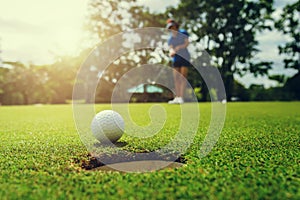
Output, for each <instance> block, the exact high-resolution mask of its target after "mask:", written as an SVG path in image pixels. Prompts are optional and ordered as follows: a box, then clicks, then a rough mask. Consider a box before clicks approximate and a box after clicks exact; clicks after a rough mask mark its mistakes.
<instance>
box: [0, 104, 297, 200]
mask: <svg viewBox="0 0 300 200" xmlns="http://www.w3.org/2000/svg"><path fill="white" fill-rule="evenodd" d="M150 106H151V104H132V105H131V109H132V113H131V114H132V115H133V119H134V120H136V121H137V123H138V124H139V123H140V124H147V123H149V118H148V117H147V114H145V116H144V117H143V116H141V115H143V113H144V112H141V111H143V110H147V109H148V108H149V107H150ZM163 106H164V107H165V108H166V110H167V111H168V114H169V113H170V114H173V118H172V120H173V121H171V123H169V124H166V126H167V128H166V131H165V132H164V133H162V134H161V136H160V137H159V138H157V137H156V138H154V139H153V140H151V139H149V140H148V142H143V143H141V140H135V139H131V138H130V137H126V136H125V137H123V138H122V141H124V142H127V146H125V147H124V148H128V149H129V150H136V149H141V148H144V149H149V150H153V149H155V148H157V146H159V145H162V144H164V142H166V141H167V140H168V139H169V138H170V137H169V135H172V134H173V132H176V130H177V128H178V126H176V125H178V123H179V121H180V117H177V118H176V116H177V115H178V114H180V113H179V112H178V108H177V107H176V106H175V107H174V105H167V104H164V105H163ZM199 106H200V110H201V120H200V127H199V130H198V132H197V136H196V138H195V141H194V143H193V145H192V146H191V147H190V148H189V149H188V151H187V152H186V154H185V155H184V156H185V158H186V159H187V163H186V165H185V166H184V167H182V168H178V169H167V170H163V171H156V172H151V173H119V172H100V171H86V170H83V169H81V167H80V162H81V161H82V160H86V159H87V154H88V152H87V150H86V148H85V146H84V145H83V144H82V142H81V140H80V138H79V135H78V134H77V131H76V128H75V125H74V121H73V115H72V107H71V106H70V105H46V106H9V107H6V106H0V138H1V140H0V144H1V145H0V198H1V199H104V198H105V199H106V198H111V199H191V198H192V199H196V198H197V199H199V198H201V199H262V198H263V199H288V198H289V199H300V190H299V188H300V177H299V174H300V167H299V166H300V151H299V149H300V103H299V102H282V103H281V102H272V103H270V102H265V103H229V104H227V116H226V123H225V126H224V129H223V132H222V134H221V136H220V138H219V141H218V143H217V145H216V146H215V147H214V149H213V150H212V151H211V153H210V154H209V155H208V156H206V157H204V158H202V159H199V158H198V150H199V146H198V145H199V144H201V141H202V139H203V138H204V136H205V131H206V130H207V128H208V125H209V120H210V108H211V107H210V104H209V103H200V104H199ZM107 108H109V105H97V110H102V109H107ZM174 116H175V117H174ZM172 124H175V126H172ZM173 129H174V131H172V130H173Z"/></svg>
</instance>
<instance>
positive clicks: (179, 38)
mask: <svg viewBox="0 0 300 200" xmlns="http://www.w3.org/2000/svg"><path fill="white" fill-rule="evenodd" d="M188 37H189V34H188V33H187V31H186V30H183V29H179V30H178V33H177V35H176V36H175V37H174V36H173V35H172V33H171V36H170V38H169V40H168V45H169V46H171V45H172V46H173V48H176V47H177V46H179V45H182V44H184V42H185V40H186V39H188ZM180 57H182V58H184V59H185V60H187V61H189V60H190V54H189V52H188V50H187V48H182V49H180V50H179V51H177V53H176V55H175V56H174V57H173V58H172V59H173V62H176V60H178V59H182V58H180Z"/></svg>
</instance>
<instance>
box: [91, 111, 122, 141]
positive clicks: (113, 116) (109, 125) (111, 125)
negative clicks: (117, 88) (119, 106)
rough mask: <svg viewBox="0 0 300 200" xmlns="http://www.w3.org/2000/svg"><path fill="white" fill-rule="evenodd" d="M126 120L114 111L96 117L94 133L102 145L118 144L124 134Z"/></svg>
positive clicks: (104, 112)
mask: <svg viewBox="0 0 300 200" xmlns="http://www.w3.org/2000/svg"><path fill="white" fill-rule="evenodd" d="M124 127H125V124H124V120H123V118H122V116H121V115H120V114H119V113H117V112H115V111H113V110H104V111H101V112H99V113H97V114H96V115H95V117H94V118H93V121H92V123H91V129H92V133H93V134H94V136H95V138H96V139H97V140H99V141H100V142H101V143H109V142H112V143H114V142H116V141H117V140H118V139H120V138H121V137H122V135H123V133H124Z"/></svg>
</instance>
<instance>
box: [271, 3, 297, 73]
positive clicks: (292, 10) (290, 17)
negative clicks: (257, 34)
mask: <svg viewBox="0 0 300 200" xmlns="http://www.w3.org/2000/svg"><path fill="white" fill-rule="evenodd" d="M299 13H300V1H299V0H298V1H296V2H295V3H293V4H288V5H286V6H285V7H284V9H283V13H282V14H281V18H280V19H279V20H277V21H276V23H275V27H276V28H277V29H278V30H279V31H281V32H283V33H284V34H285V35H288V36H289V37H290V38H291V41H289V42H287V43H286V44H285V45H283V46H279V53H280V54H285V55H286V56H287V58H285V59H284V65H285V67H286V68H293V69H296V70H298V72H299V71H300V63H299V62H300V22H299V17H300V14H299Z"/></svg>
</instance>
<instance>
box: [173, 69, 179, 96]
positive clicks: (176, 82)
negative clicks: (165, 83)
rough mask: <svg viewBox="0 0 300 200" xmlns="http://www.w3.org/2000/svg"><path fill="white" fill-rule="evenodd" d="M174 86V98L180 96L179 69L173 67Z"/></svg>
mask: <svg viewBox="0 0 300 200" xmlns="http://www.w3.org/2000/svg"><path fill="white" fill-rule="evenodd" d="M173 77H174V86H175V94H176V96H180V67H174V70H173Z"/></svg>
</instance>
